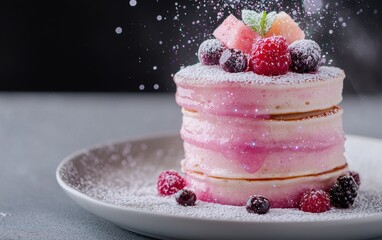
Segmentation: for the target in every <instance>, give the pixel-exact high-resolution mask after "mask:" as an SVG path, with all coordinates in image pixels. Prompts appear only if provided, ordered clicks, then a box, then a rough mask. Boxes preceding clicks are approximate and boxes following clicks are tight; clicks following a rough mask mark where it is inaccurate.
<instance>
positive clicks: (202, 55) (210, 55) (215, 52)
mask: <svg viewBox="0 0 382 240" xmlns="http://www.w3.org/2000/svg"><path fill="white" fill-rule="evenodd" d="M225 49H226V47H225V46H224V44H223V43H222V42H221V41H219V40H217V39H208V40H205V41H204V42H202V44H200V46H199V50H198V58H199V61H200V63H202V64H204V65H218V64H219V59H220V57H221V55H222V53H223V51H224V50H225Z"/></svg>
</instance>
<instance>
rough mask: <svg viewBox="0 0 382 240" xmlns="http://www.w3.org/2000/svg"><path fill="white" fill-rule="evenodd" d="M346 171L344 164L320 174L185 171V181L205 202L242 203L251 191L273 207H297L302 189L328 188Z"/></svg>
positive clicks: (239, 204)
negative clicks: (226, 175)
mask: <svg viewBox="0 0 382 240" xmlns="http://www.w3.org/2000/svg"><path fill="white" fill-rule="evenodd" d="M347 171H348V167H347V165H344V166H342V167H340V168H338V169H333V171H330V172H326V173H322V174H320V175H311V176H300V177H295V178H289V179H259V180H246V179H222V178H211V177H208V176H206V175H203V174H200V173H194V172H186V181H187V184H188V187H189V188H190V189H193V190H194V191H195V194H196V196H197V198H198V199H199V200H201V201H205V202H213V203H219V204H225V205H237V206H241V205H245V203H246V201H247V200H248V198H249V197H250V196H251V195H261V196H264V197H266V198H268V199H269V201H270V204H271V207H272V208H296V207H298V203H299V199H300V197H301V194H302V192H303V191H306V190H308V189H323V190H328V189H329V188H330V187H331V186H332V185H333V184H334V182H335V181H336V179H337V178H338V177H339V176H341V175H344V174H346V172H347Z"/></svg>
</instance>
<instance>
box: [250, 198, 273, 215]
mask: <svg viewBox="0 0 382 240" xmlns="http://www.w3.org/2000/svg"><path fill="white" fill-rule="evenodd" d="M245 208H246V209H247V212H249V213H257V214H266V213H267V212H268V211H269V208H270V204H269V200H268V199H267V198H265V197H262V196H257V195H252V196H251V197H249V199H248V201H247V204H246V206H245Z"/></svg>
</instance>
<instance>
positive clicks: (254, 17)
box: [241, 9, 261, 32]
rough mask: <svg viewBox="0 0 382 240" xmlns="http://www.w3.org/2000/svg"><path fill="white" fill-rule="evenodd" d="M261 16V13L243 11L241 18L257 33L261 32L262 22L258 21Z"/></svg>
mask: <svg viewBox="0 0 382 240" xmlns="http://www.w3.org/2000/svg"><path fill="white" fill-rule="evenodd" d="M259 17H260V15H259V13H257V12H255V11H252V10H245V9H244V10H243V11H242V12H241V18H242V20H243V22H244V23H245V24H246V25H247V26H248V27H250V28H252V30H254V31H255V32H259V31H260V29H261V27H260V22H259V21H258V19H259Z"/></svg>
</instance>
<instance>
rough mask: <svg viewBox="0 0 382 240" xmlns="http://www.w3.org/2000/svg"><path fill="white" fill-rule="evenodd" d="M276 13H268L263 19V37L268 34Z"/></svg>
mask: <svg viewBox="0 0 382 240" xmlns="http://www.w3.org/2000/svg"><path fill="white" fill-rule="evenodd" d="M276 17H277V13H276V12H270V13H268V14H267V17H266V19H265V23H264V28H263V29H264V35H265V34H267V33H268V32H269V29H271V27H272V24H273V22H274V21H275V20H276Z"/></svg>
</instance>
